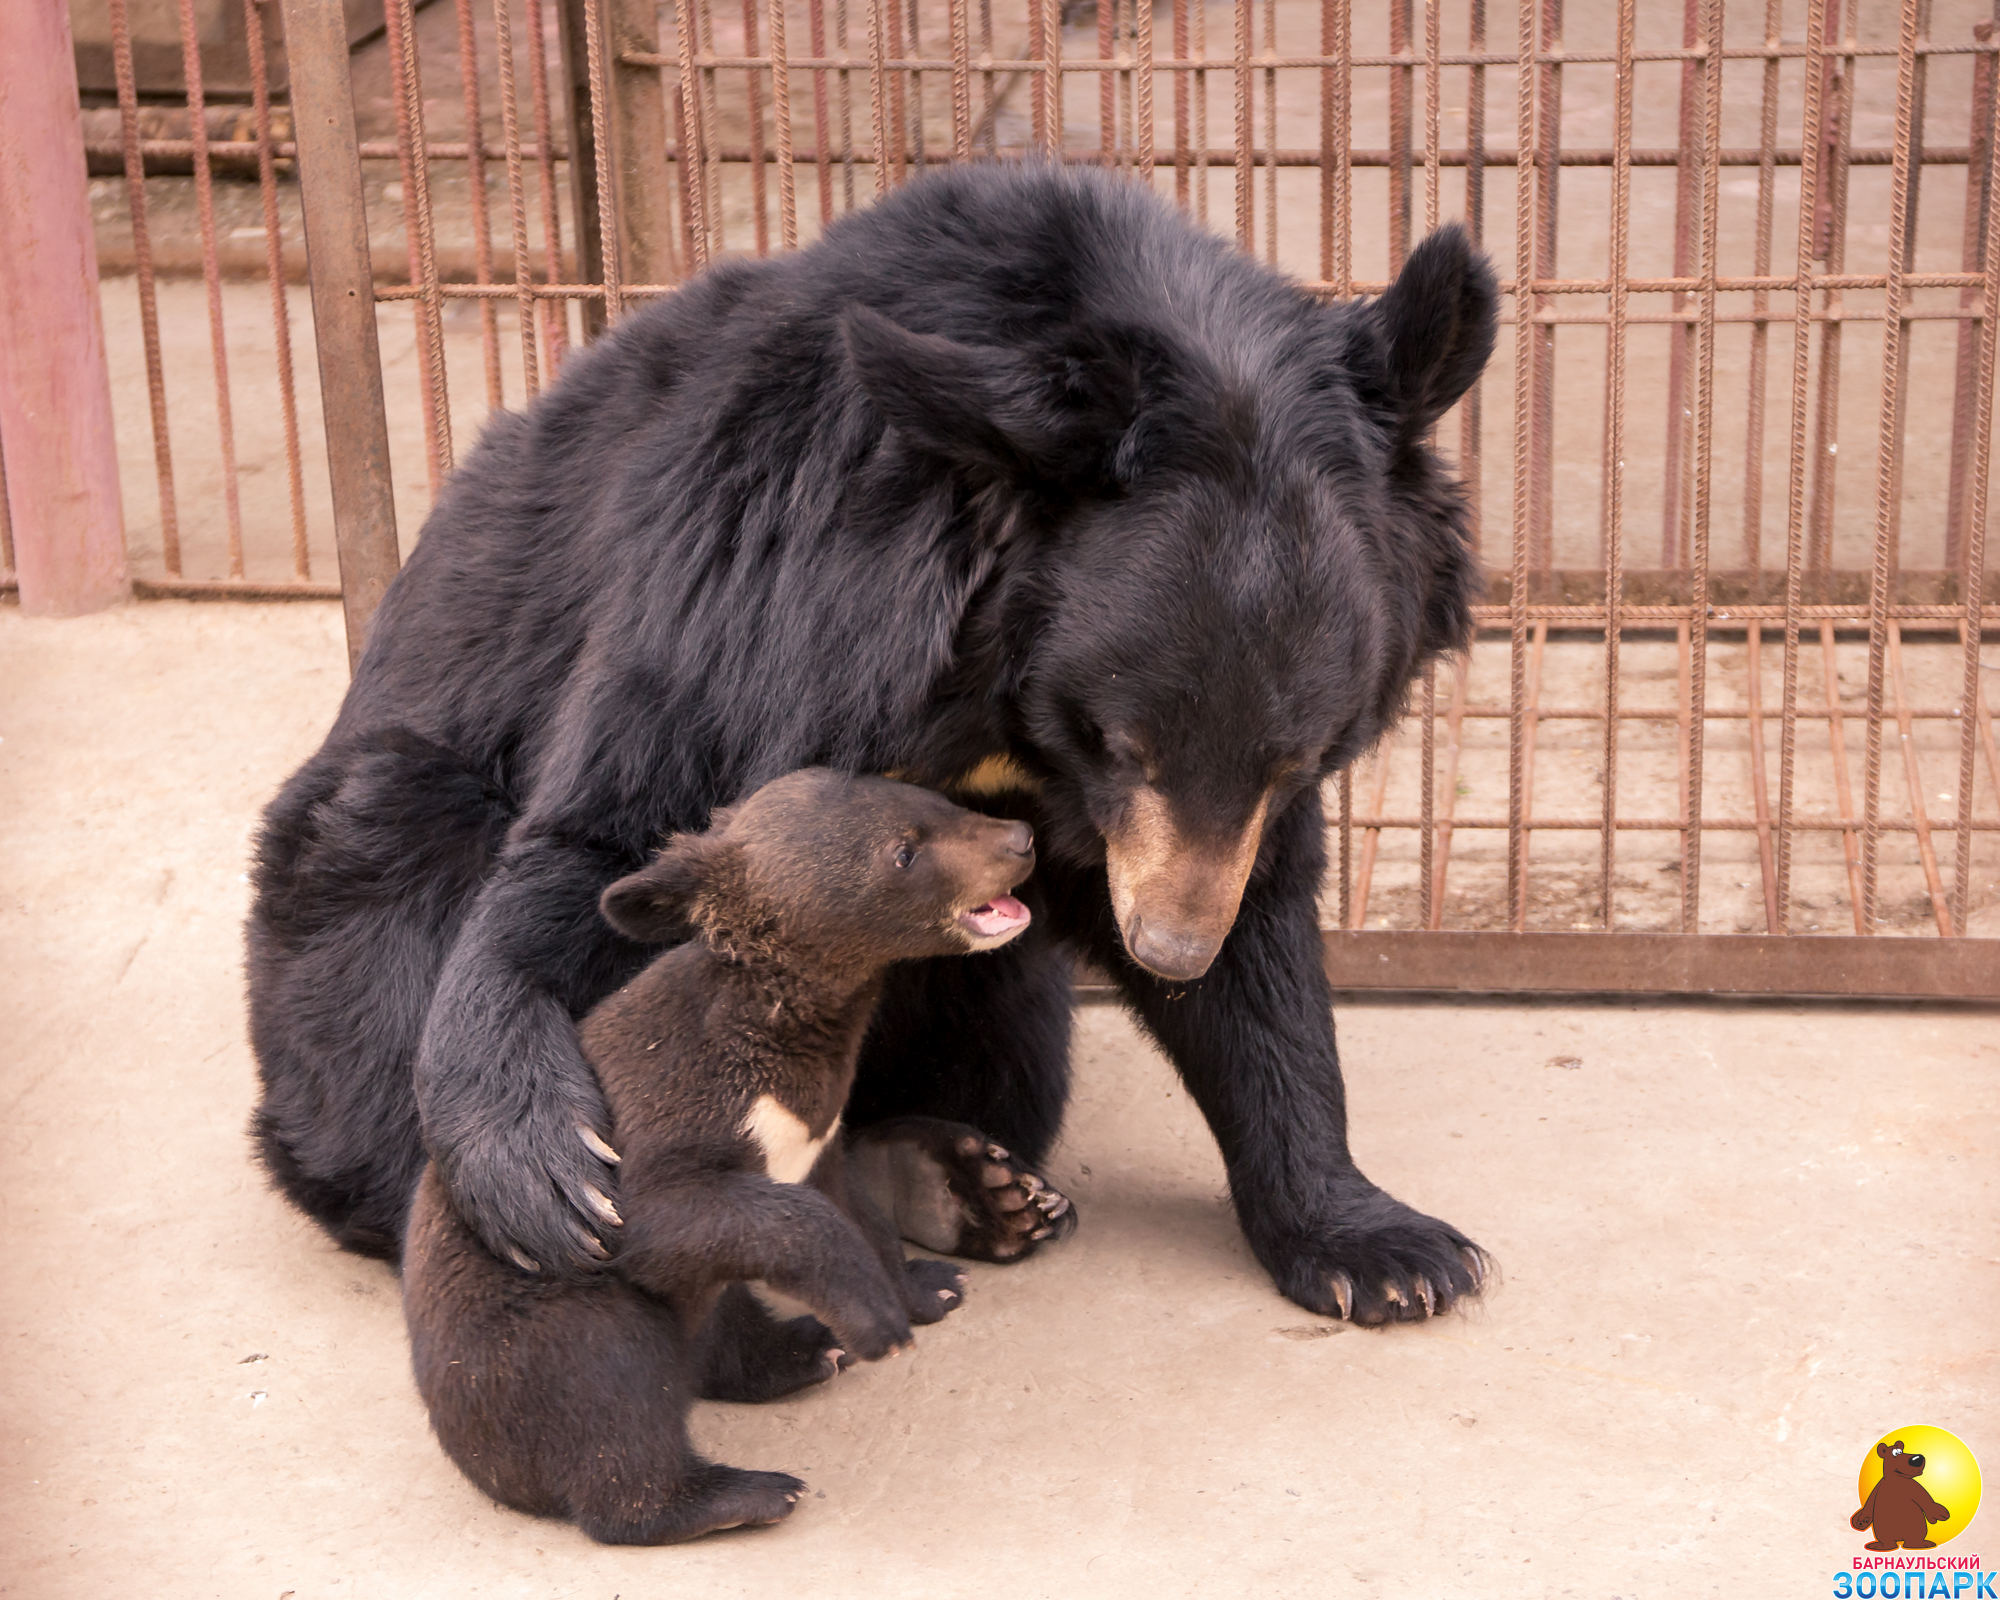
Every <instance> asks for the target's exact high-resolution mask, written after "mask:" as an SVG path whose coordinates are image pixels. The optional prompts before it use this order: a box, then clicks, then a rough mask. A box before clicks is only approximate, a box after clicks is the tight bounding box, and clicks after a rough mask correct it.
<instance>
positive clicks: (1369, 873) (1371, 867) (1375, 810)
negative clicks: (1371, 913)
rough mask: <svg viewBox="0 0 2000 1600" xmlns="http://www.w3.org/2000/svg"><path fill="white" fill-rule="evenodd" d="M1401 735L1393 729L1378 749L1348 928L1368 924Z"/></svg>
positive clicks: (1396, 729)
mask: <svg viewBox="0 0 2000 1600" xmlns="http://www.w3.org/2000/svg"><path fill="white" fill-rule="evenodd" d="M1400 732H1401V729H1400V728H1396V727H1392V728H1391V729H1390V730H1389V731H1388V732H1387V733H1386V734H1384V735H1383V736H1382V742H1381V743H1380V744H1379V745H1377V746H1376V747H1375V772H1374V778H1375V783H1374V793H1373V794H1371V795H1370V796H1369V797H1368V815H1367V817H1366V818H1365V819H1364V820H1363V829H1362V839H1361V863H1360V865H1359V866H1358V867H1357V868H1356V869H1355V876H1354V920H1353V922H1351V923H1349V924H1348V926H1349V927H1353V928H1359V927H1362V926H1364V925H1365V924H1366V923H1367V921H1368V892H1369V890H1370V888H1371V887H1372V886H1373V885H1374V882H1375V855H1376V851H1377V849H1378V848H1379V845H1380V841H1381V838H1382V829H1381V827H1380V826H1379V825H1378V824H1379V823H1380V821H1381V817H1382V806H1383V802H1384V800H1385V799H1386V797H1387V795H1388V793H1389V761H1390V758H1391V757H1393V756H1394V755H1395V753H1396V736H1397V734H1398V733H1400Z"/></svg>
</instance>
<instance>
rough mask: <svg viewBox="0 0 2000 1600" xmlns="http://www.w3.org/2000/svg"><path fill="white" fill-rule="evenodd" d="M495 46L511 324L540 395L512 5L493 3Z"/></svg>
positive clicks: (524, 383)
mask: <svg viewBox="0 0 2000 1600" xmlns="http://www.w3.org/2000/svg"><path fill="white" fill-rule="evenodd" d="M493 44H494V50H495V53H496V54H497V56H498V58H499V69H500V136H501V138H502V139H503V140H504V141H505V142H506V149H507V221H508V224H509V227H510V229H511V233H512V239H513V250H514V294H515V300H514V307H515V310H514V319H515V321H516V322H517V323H518V324H519V328H518V332H519V333H520V336H521V387H522V389H523V391H524V392H525V393H526V395H527V397H528V398H529V399H530V400H532V399H534V397H535V396H536V395H537V394H538V393H540V392H541V387H542V384H541V371H540V364H539V363H538V362H537V361H536V359H535V280H534V264H533V263H532V262H531V261H530V260H529V259H528V183H527V174H526V171H525V169H524V167H523V165H522V161H521V102H520V90H519V87H518V85H517V84H516V83H515V80H514V17H513V12H512V7H511V4H510V0H493Z"/></svg>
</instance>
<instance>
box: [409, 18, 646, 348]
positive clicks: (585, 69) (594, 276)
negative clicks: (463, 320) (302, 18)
mask: <svg viewBox="0 0 2000 1600" xmlns="http://www.w3.org/2000/svg"><path fill="white" fill-rule="evenodd" d="M389 3H390V4H391V5H392V6H393V5H396V4H399V3H400V0H389ZM590 4H591V0H556V5H557V9H558V15H559V18H560V23H561V27H562V35H561V42H562V76H563V103H564V110H565V112H566V113H567V115H566V117H565V119H564V120H565V122H566V124H567V127H566V130H565V131H566V132H567V134H568V136H569V215H570V226H571V227H572V228H573V229H574V230H575V231H576V281H577V282H578V283H602V282H603V281H604V242H605V234H604V205H603V202H602V199H601V198H600V196H599V195H598V192H597V166H598V163H597V128H596V120H597V115H596V114H597V107H596V104H595V101H596V96H595V95H593V94H592V93H591V89H590V33H591V23H590V20H589V15H588V13H589V9H590ZM577 310H578V313H579V316H580V318H581V320H582V323H583V337H584V342H585V343H588V342H589V341H590V340H592V339H595V338H596V337H597V336H598V335H599V334H600V333H602V332H603V331H604V329H605V327H606V326H607V324H608V322H609V316H610V313H609V309H608V307H607V306H606V304H605V302H604V301H603V300H601V299H597V298H594V297H593V298H592V299H588V300H585V301H583V302H582V303H581V304H580V305H579V306H578V307H577Z"/></svg>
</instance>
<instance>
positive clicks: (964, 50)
mask: <svg viewBox="0 0 2000 1600" xmlns="http://www.w3.org/2000/svg"><path fill="white" fill-rule="evenodd" d="M951 153H952V158H953V159H954V160H957V161H964V160H965V159H967V158H968V157H969V156H970V155H971V154H972V12H971V8H970V6H969V5H968V4H967V0H951Z"/></svg>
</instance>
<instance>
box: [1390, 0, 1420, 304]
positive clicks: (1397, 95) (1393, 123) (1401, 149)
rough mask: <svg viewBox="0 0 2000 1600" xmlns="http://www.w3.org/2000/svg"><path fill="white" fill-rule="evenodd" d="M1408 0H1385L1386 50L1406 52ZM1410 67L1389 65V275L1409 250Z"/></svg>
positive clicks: (1407, 51) (1401, 267)
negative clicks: (1386, 8)
mask: <svg viewBox="0 0 2000 1600" xmlns="http://www.w3.org/2000/svg"><path fill="white" fill-rule="evenodd" d="M1410 5H1411V0H1389V4H1388V11H1389V54H1390V55H1392V56H1404V57H1407V56H1408V55H1409V53H1410ZM1414 70H1415V69H1414V68H1412V67H1409V66H1397V67H1391V68H1390V69H1389V276H1390V277H1392V278H1393V277H1395V275H1396V274H1397V273H1399V272H1401V271H1402V270H1403V258H1404V257H1405V256H1407V255H1408V254H1409V253H1410V141H1411V128H1410V88H1411V84H1410V80H1411V77H1412V76H1413V74H1414Z"/></svg>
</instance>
